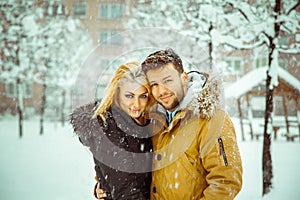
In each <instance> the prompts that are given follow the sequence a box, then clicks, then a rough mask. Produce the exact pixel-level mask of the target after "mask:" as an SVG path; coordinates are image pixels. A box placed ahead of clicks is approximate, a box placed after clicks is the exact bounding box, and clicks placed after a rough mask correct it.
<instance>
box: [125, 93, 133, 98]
mask: <svg viewBox="0 0 300 200" xmlns="http://www.w3.org/2000/svg"><path fill="white" fill-rule="evenodd" d="M125 97H126V98H128V99H131V98H133V95H132V94H125Z"/></svg>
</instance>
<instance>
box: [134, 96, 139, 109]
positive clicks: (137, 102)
mask: <svg viewBox="0 0 300 200" xmlns="http://www.w3.org/2000/svg"><path fill="white" fill-rule="evenodd" d="M133 105H134V107H135V108H138V107H139V106H140V100H139V99H138V98H135V99H134V102H133Z"/></svg>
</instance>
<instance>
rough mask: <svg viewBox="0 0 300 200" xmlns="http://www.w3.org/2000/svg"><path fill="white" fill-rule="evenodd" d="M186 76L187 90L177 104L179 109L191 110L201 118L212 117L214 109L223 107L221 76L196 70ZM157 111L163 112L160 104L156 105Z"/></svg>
mask: <svg viewBox="0 0 300 200" xmlns="http://www.w3.org/2000/svg"><path fill="white" fill-rule="evenodd" d="M188 76H189V77H188V78H189V81H188V91H187V93H186V95H185V97H184V98H183V100H182V101H181V103H180V105H179V110H191V111H193V113H194V114H196V115H198V116H199V117H201V118H207V119H210V118H212V117H213V116H214V115H215V112H216V109H218V108H222V107H223V101H222V99H223V97H224V95H223V88H222V82H221V77H220V76H219V75H216V74H208V73H203V72H198V71H192V72H189V73H188ZM204 79H206V80H204ZM158 111H159V112H162V113H164V112H165V111H164V108H162V106H161V105H159V106H158Z"/></svg>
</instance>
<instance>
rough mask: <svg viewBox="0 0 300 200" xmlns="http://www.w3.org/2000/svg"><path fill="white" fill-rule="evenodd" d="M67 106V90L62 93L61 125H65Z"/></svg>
mask: <svg viewBox="0 0 300 200" xmlns="http://www.w3.org/2000/svg"><path fill="white" fill-rule="evenodd" d="M65 104H66V90H65V89H63V91H62V102H61V115H60V116H61V124H62V126H64V125H65Z"/></svg>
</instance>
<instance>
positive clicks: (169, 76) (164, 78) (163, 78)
mask: <svg viewBox="0 0 300 200" xmlns="http://www.w3.org/2000/svg"><path fill="white" fill-rule="evenodd" d="M168 78H172V76H171V75H169V76H166V77H165V78H163V80H166V79H168Z"/></svg>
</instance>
